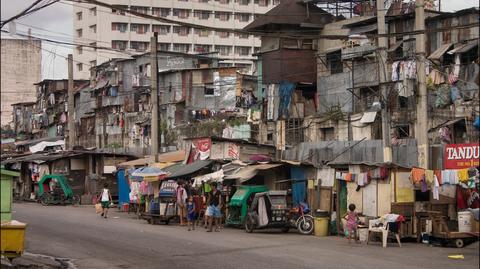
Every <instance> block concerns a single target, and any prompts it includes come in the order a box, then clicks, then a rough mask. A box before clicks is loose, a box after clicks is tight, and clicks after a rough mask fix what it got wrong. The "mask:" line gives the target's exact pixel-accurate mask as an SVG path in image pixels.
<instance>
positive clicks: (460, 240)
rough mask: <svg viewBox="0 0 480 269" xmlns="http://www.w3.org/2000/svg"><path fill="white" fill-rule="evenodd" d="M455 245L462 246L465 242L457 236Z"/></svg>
mask: <svg viewBox="0 0 480 269" xmlns="http://www.w3.org/2000/svg"><path fill="white" fill-rule="evenodd" d="M455 246H456V247H457V248H463V247H464V246H465V242H464V241H463V239H461V238H458V239H456V240H455Z"/></svg>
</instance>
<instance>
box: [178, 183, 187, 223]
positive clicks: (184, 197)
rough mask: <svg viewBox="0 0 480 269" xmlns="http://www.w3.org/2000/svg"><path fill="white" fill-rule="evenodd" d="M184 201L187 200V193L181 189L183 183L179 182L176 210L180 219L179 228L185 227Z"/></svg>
mask: <svg viewBox="0 0 480 269" xmlns="http://www.w3.org/2000/svg"><path fill="white" fill-rule="evenodd" d="M186 200H187V191H186V190H185V188H184V187H183V182H179V183H178V187H177V208H178V216H179V217H180V226H185V222H184V218H185V216H186V214H185V213H186V212H185V202H186Z"/></svg>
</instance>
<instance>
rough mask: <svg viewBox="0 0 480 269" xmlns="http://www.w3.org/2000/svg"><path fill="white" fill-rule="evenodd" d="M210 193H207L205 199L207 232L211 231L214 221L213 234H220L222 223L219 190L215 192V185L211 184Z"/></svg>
mask: <svg viewBox="0 0 480 269" xmlns="http://www.w3.org/2000/svg"><path fill="white" fill-rule="evenodd" d="M211 187H212V191H211V192H209V193H208V199H207V212H206V215H207V218H208V230H207V232H211V231H212V225H213V219H215V226H216V228H215V232H220V223H221V221H222V213H221V208H222V195H221V193H220V191H219V190H217V183H216V182H213V183H212V184H211Z"/></svg>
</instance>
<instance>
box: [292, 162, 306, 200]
mask: <svg viewBox="0 0 480 269" xmlns="http://www.w3.org/2000/svg"><path fill="white" fill-rule="evenodd" d="M290 175H291V178H292V180H293V182H292V196H293V197H292V198H293V206H298V205H299V204H300V203H303V202H305V200H306V199H305V189H306V187H307V186H306V183H307V181H306V175H305V170H304V169H303V168H302V167H297V166H292V167H290Z"/></svg>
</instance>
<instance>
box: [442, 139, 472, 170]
mask: <svg viewBox="0 0 480 269" xmlns="http://www.w3.org/2000/svg"><path fill="white" fill-rule="evenodd" d="M479 152H480V149H479V144H478V143H470V144H449V145H445V151H444V155H443V168H444V169H462V168H470V167H472V166H479V165H480V161H479V157H480V156H479Z"/></svg>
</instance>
